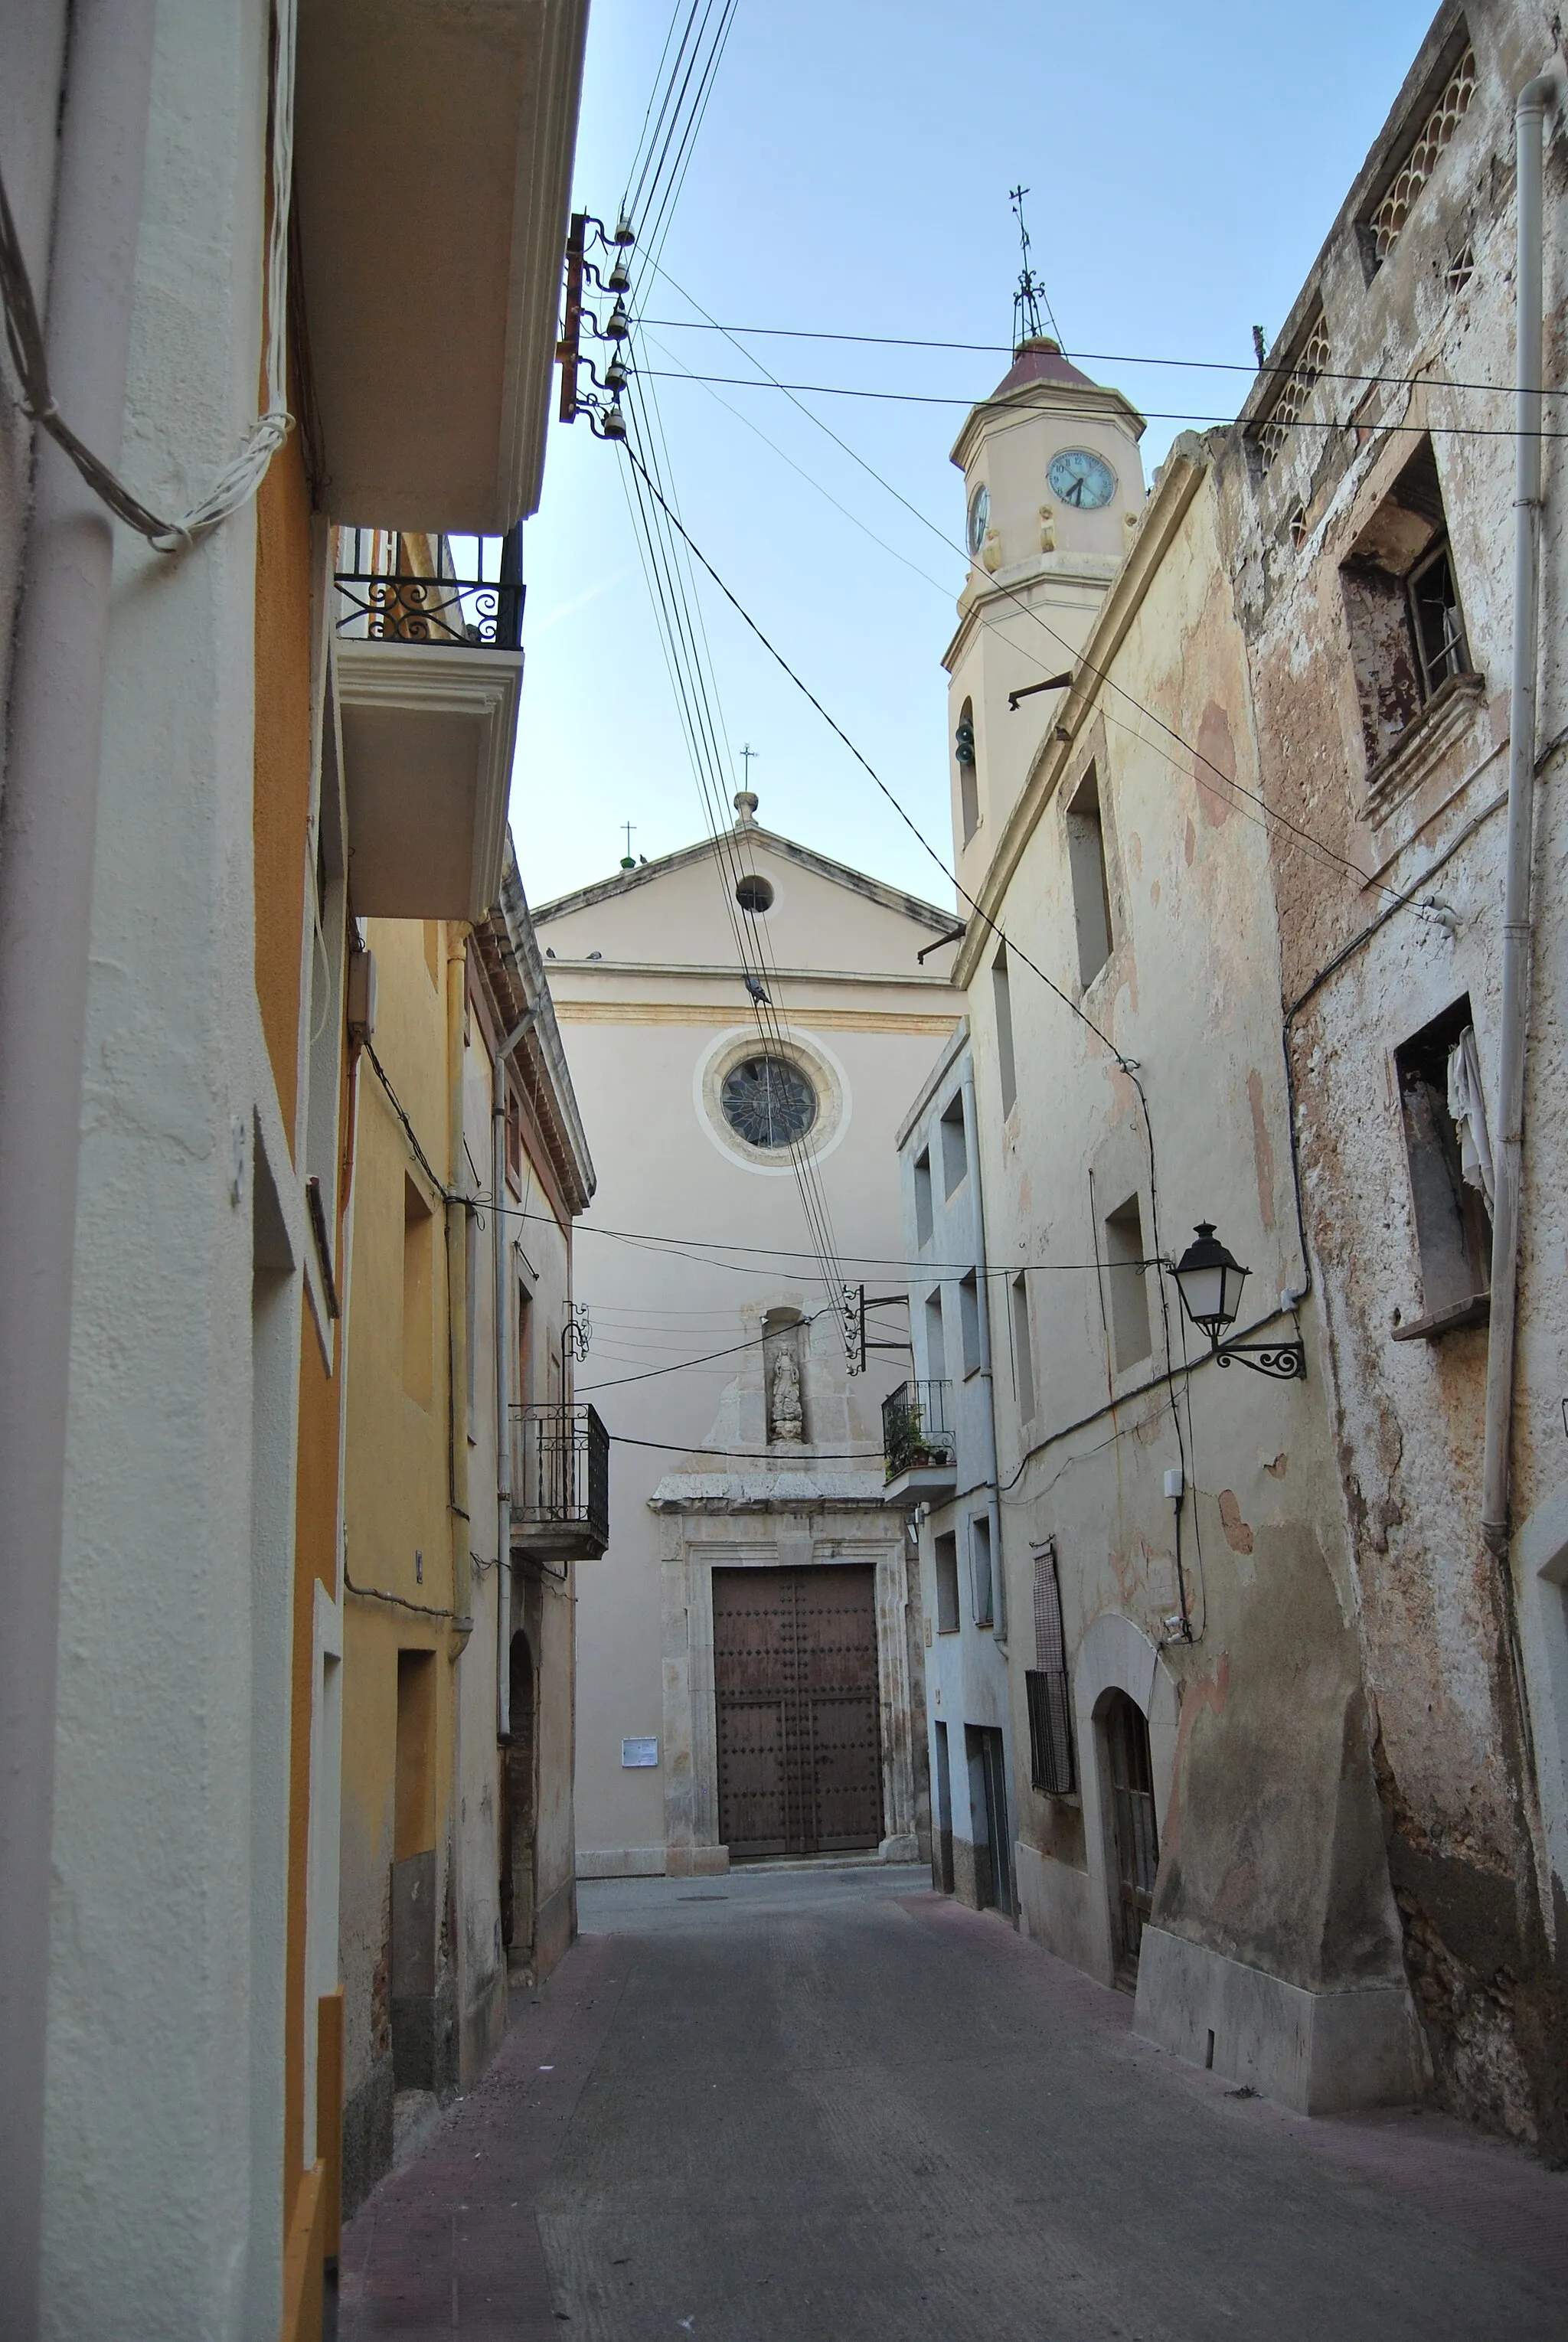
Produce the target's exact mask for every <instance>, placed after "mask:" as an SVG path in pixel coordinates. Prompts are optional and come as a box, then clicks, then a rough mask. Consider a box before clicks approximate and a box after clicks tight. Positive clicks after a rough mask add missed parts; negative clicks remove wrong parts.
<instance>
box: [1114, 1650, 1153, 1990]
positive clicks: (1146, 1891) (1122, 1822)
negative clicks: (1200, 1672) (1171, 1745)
mask: <svg viewBox="0 0 1568 2342" xmlns="http://www.w3.org/2000/svg"><path fill="white" fill-rule="evenodd" d="M1101 1729H1102V1731H1103V1732H1104V1746H1105V1772H1106V1778H1107V1782H1108V1786H1109V1787H1110V1792H1111V1812H1110V1822H1111V1842H1112V1843H1111V1851H1112V1907H1111V1929H1112V1949H1113V1953H1114V1960H1115V1970H1116V1982H1117V1984H1118V1985H1119V1986H1121V1987H1122V1988H1123V1989H1124V1991H1128V1992H1131V1991H1133V1990H1134V1989H1135V1988H1136V1986H1137V1981H1138V1952H1139V1948H1140V1947H1141V1945H1142V1943H1143V1938H1144V1921H1145V1920H1146V1919H1147V1918H1148V1917H1149V1913H1150V1909H1151V1907H1152V1906H1153V1903H1154V1874H1155V1872H1156V1871H1157V1870H1158V1868H1159V1864H1160V1842H1159V1832H1158V1827H1157V1825H1156V1821H1155V1815H1154V1763H1153V1760H1152V1757H1151V1756H1150V1751H1149V1721H1148V1718H1147V1716H1145V1715H1144V1711H1143V1709H1142V1708H1141V1707H1140V1706H1138V1704H1137V1702H1136V1701H1135V1700H1134V1699H1130V1698H1129V1697H1128V1696H1127V1694H1126V1693H1125V1692H1124V1691H1113V1692H1112V1693H1111V1694H1110V1696H1109V1697H1108V1698H1107V1700H1106V1702H1105V1706H1104V1710H1103V1712H1102V1716H1101Z"/></svg>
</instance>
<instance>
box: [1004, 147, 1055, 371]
mask: <svg viewBox="0 0 1568 2342" xmlns="http://www.w3.org/2000/svg"><path fill="white" fill-rule="evenodd" d="M1007 192H1008V195H1010V197H1011V198H1012V203H1013V209H1014V213H1015V214H1016V215H1017V220H1018V235H1019V241H1020V242H1021V244H1022V245H1023V247H1024V265H1023V267H1022V268H1021V269H1020V270H1019V272H1018V290H1017V291H1016V293H1014V295H1013V346H1014V349H1019V348H1021V347H1022V346H1023V345H1024V343H1025V342H1037V341H1041V340H1043V339H1044V334H1045V327H1046V325H1049V326H1050V328H1051V335H1052V338H1053V340H1054V341H1055V342H1056V343H1057V344H1058V345H1060V343H1061V340H1062V329H1061V327H1060V326H1059V325H1057V323H1056V320H1055V318H1054V316H1053V315H1052V313H1051V304H1050V301H1049V300H1048V298H1047V297H1046V293H1045V287H1044V285H1042V284H1041V282H1040V279H1039V278H1038V277H1037V276H1036V275H1035V274H1034V270H1033V268H1031V266H1030V265H1029V230H1028V229H1027V227H1026V226H1025V225H1024V196H1025V195H1027V194H1028V193H1029V190H1028V188H1027V187H1009V189H1008V190H1007ZM1042 310H1044V313H1045V315H1044V324H1043V323H1042V322H1041V314H1040V313H1041V311H1042Z"/></svg>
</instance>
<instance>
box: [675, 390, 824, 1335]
mask: <svg viewBox="0 0 1568 2342" xmlns="http://www.w3.org/2000/svg"><path fill="white" fill-rule="evenodd" d="M631 403H632V405H633V412H634V416H636V417H639V418H644V407H643V398H642V394H641V391H640V389H639V392H638V395H637V397H636V399H635V400H634V401H633V402H631ZM644 432H645V435H646V441H647V444H648V445H649V453H650V455H652V457H653V461H654V465H657V462H658V456H657V451H656V448H655V447H654V445H653V444H652V443H653V440H654V435H655V434H656V435H658V436H659V437H660V438H662V435H663V433H662V424H660V422H659V418H658V415H657V409H656V406H654V407H653V410H652V419H651V422H649V421H646V420H645V418H644V428H642V429H640V430H639V436H640V437H642V436H644ZM666 459H667V450H666ZM643 477H644V479H645V480H648V481H649V482H650V484H651V485H652V487H653V490H654V499H655V501H654V505H653V506H650V505H649V503H648V501H647V499H646V498H645V497H644V495H643V494H642V490H641V487H640V486H639V487H638V490H637V505H636V509H635V512H634V519H635V520H636V522H637V524H638V525H639V527H640V530H641V532H642V538H643V541H644V544H645V546H646V553H645V557H644V575H646V577H647V579H648V582H649V586H650V591H651V593H652V594H653V596H654V605H655V613H656V616H658V617H659V620H660V624H661V631H662V634H663V636H664V643H665V650H666V660H667V664H668V665H669V667H670V671H671V678H672V682H673V683H674V686H675V690H676V696H677V703H678V705H679V706H680V708H681V711H682V714H683V717H684V728H685V731H686V736H687V744H688V749H689V752H690V755H691V759H692V766H693V771H694V777H695V779H696V782H697V786H698V792H699V796H700V797H701V800H702V804H703V808H704V819H705V821H706V823H707V826H708V830H709V834H710V837H711V839H712V842H713V845H714V859H715V868H716V871H717V874H718V876H719V879H720V886H721V889H722V891H723V894H724V907H725V914H726V916H727V918H728V920H729V923H730V928H731V934H732V936H733V939H734V945H735V951H736V958H737V961H738V963H739V966H740V969H741V974H742V978H743V981H744V983H745V985H746V990H747V993H748V996H749V997H750V1000H751V1005H752V1010H753V1014H754V1017H755V1020H756V1023H757V1026H758V1029H759V1036H760V1038H761V1039H762V1041H763V1044H764V1052H765V1051H766V1050H767V1048H768V1045H769V1044H770V1043H771V1045H772V1047H773V1049H774V1052H776V1053H777V1054H778V1055H779V1056H783V1057H784V1058H785V1060H786V1061H787V1059H788V1058H789V1056H790V1055H791V1054H792V1052H791V1040H792V1037H793V1036H791V1035H790V1034H789V1032H788V1028H787V1019H786V1017H785V1016H784V1012H783V1009H782V995H781V996H780V999H779V1000H777V1001H775V998H774V995H775V993H776V992H777V991H778V982H777V970H776V966H772V967H770V966H768V964H767V957H766V955H765V951H764V948H763V947H762V946H760V945H759V941H758V937H757V934H756V928H755V923H754V922H751V923H750V925H751V927H752V930H753V932H752V933H751V935H750V936H748V934H747V932H746V926H745V924H744V923H743V919H742V915H741V913H740V910H739V906H738V899H737V898H738V896H739V891H740V885H741V880H742V877H743V876H744V875H745V874H744V871H743V870H742V869H741V867H740V863H739V853H738V848H737V846H736V842H735V831H734V828H733V826H731V825H730V823H729V822H728V820H727V819H726V818H725V809H724V806H723V792H724V765H725V762H726V761H727V760H728V757H729V753H730V752H729V749H728V742H727V736H726V738H725V740H724V745H723V746H722V747H721V744H720V738H719V734H720V732H721V731H722V730H723V728H724V726H723V715H722V706H721V703H720V702H719V698H718V692H717V686H716V681H715V680H714V677H713V668H712V652H711V648H710V646H709V645H708V641H707V636H706V628H705V625H704V621H703V617H702V609H701V600H700V596H698V595H697V593H696V585H695V579H694V575H692V573H691V561H690V553H689V549H688V547H687V545H686V543H685V541H684V530H683V531H682V532H681V538H680V540H679V541H677V540H676V539H675V538H674V537H673V536H672V535H671V533H670V530H669V528H668V526H667V525H664V526H661V525H660V524H661V522H664V523H667V522H668V520H669V518H670V516H671V515H672V513H673V510H674V508H673V506H672V505H670V503H669V500H668V498H666V497H665V496H664V491H663V487H662V485H660V484H659V483H658V482H657V480H656V479H654V476H653V475H651V474H650V473H648V471H647V469H646V467H645V466H644V469H643ZM683 565H684V570H685V576H684V578H683V576H682V574H681V573H682V569H683ZM748 946H750V948H748ZM765 1063H766V1056H765V1055H764V1064H765ZM789 1152H790V1159H791V1165H792V1168H793V1170H794V1175H795V1178H796V1182H797V1186H798V1187H799V1189H800V1195H801V1202H802V1206H803V1210H804V1214H805V1218H806V1224H807V1227H808V1230H809V1231H810V1233H811V1235H812V1237H813V1241H814V1246H815V1247H816V1250H817V1254H818V1258H819V1265H820V1266H821V1269H822V1274H823V1278H824V1287H825V1289H826V1290H827V1292H828V1293H829V1294H833V1293H834V1291H835V1289H838V1290H842V1289H843V1276H842V1271H839V1270H838V1269H837V1268H836V1266H835V1247H834V1237H833V1229H832V1221H831V1216H830V1214H829V1210H828V1206H827V1199H826V1196H825V1193H824V1190H823V1187H822V1183H821V1177H820V1174H819V1173H818V1171H817V1169H816V1166H815V1162H814V1156H813V1154H812V1151H811V1150H810V1149H809V1148H808V1147H807V1146H805V1145H804V1134H798V1133H794V1132H792V1133H791V1134H790V1137H789ZM845 1338H846V1346H847V1341H848V1336H847V1327H846V1336H845Z"/></svg>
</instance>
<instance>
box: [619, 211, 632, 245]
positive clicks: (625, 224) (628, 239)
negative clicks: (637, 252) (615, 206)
mask: <svg viewBox="0 0 1568 2342" xmlns="http://www.w3.org/2000/svg"><path fill="white" fill-rule="evenodd" d="M636 241H637V239H636V236H635V235H634V233H633V229H632V223H631V221H630V220H629V219H628V218H627V217H626V215H625V213H624V212H623V213H622V214H621V216H620V218H619V219H618V220H617V221H616V222H615V242H616V243H617V244H635V243H636Z"/></svg>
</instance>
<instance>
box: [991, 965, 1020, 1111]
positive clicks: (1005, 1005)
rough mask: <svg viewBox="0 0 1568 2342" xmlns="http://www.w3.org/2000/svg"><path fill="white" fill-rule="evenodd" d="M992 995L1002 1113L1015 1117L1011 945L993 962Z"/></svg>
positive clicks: (1016, 1085)
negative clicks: (1010, 974)
mask: <svg viewBox="0 0 1568 2342" xmlns="http://www.w3.org/2000/svg"><path fill="white" fill-rule="evenodd" d="M991 996H992V1000H993V1003H994V1006H995V1009H996V1069H997V1072H998V1075H999V1076H1000V1077H1001V1082H1002V1111H1003V1113H1004V1114H1011V1113H1012V1111H1013V1108H1014V1103H1015V1101H1016V1099H1017V1096H1018V1075H1017V1071H1016V1068H1015V1067H1014V1061H1013V986H1012V983H1011V980H1010V978H1009V976H1008V973H1007V946H1006V945H1005V944H1004V945H1003V946H1002V948H1001V950H1000V951H999V952H998V953H997V955H996V956H995V958H994V960H993V961H992V963H991Z"/></svg>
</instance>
